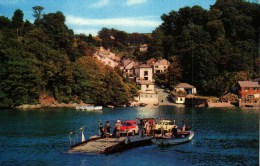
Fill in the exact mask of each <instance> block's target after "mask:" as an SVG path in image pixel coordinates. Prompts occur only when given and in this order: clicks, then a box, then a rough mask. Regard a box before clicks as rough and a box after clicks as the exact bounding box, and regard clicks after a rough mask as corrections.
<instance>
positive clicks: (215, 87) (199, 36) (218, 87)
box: [151, 0, 260, 95]
mask: <svg viewBox="0 0 260 166" xmlns="http://www.w3.org/2000/svg"><path fill="white" fill-rule="evenodd" d="M161 18H162V20H163V23H162V24H161V26H160V27H158V28H157V29H156V30H154V32H153V33H152V36H153V39H152V41H151V44H152V46H151V54H152V53H154V52H155V51H157V52H159V53H157V54H160V55H164V58H168V57H175V58H174V59H175V61H177V62H178V63H177V64H176V63H175V62H174V61H171V62H173V64H172V65H173V68H171V71H170V73H168V74H169V75H170V76H169V77H167V78H174V79H175V80H171V81H169V83H170V84H171V85H170V86H172V85H174V84H176V83H177V82H178V80H181V81H183V82H188V83H191V84H193V85H195V86H196V87H197V88H198V90H199V93H201V94H206V95H221V94H223V93H225V92H226V91H227V90H228V89H230V88H232V87H234V85H235V83H236V82H237V80H244V79H252V78H254V77H256V76H257V75H258V76H259V67H260V66H259V62H260V59H259V50H258V49H259V48H258V47H259V30H260V28H259V18H260V5H259V4H252V3H248V2H243V1H242V0H228V1H223V0H218V1H217V2H216V3H215V5H213V6H211V8H210V10H205V9H203V8H201V7H199V6H193V7H191V8H190V7H185V8H181V9H180V10H179V11H178V12H177V11H171V12H170V13H169V14H164V15H162V17H161ZM176 58H177V59H176ZM170 59H171V58H170ZM174 66H175V67H174ZM178 66H179V67H178ZM176 67H177V68H176ZM174 68H176V70H175V69H174ZM176 75H177V76H178V77H177V78H176ZM176 79H177V81H176Z"/></svg>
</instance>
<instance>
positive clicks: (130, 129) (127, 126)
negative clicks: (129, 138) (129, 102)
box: [120, 120, 139, 135]
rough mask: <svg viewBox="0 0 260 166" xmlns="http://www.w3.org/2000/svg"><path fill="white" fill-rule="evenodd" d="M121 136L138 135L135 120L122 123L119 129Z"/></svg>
mask: <svg viewBox="0 0 260 166" xmlns="http://www.w3.org/2000/svg"><path fill="white" fill-rule="evenodd" d="M120 131H121V134H127V133H128V134H131V135H136V134H138V131H139V128H138V125H137V123H136V121H135V120H127V121H124V122H122V126H121V128H120Z"/></svg>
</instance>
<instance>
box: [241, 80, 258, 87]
mask: <svg viewBox="0 0 260 166" xmlns="http://www.w3.org/2000/svg"><path fill="white" fill-rule="evenodd" d="M238 84H239V86H240V87H260V85H259V84H258V82H256V81H238Z"/></svg>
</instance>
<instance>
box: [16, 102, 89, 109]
mask: <svg viewBox="0 0 260 166" xmlns="http://www.w3.org/2000/svg"><path fill="white" fill-rule="evenodd" d="M79 105H80V106H89V105H90V104H77V103H69V104H66V103H55V104H34V105H32V104H23V105H20V106H16V107H14V108H15V109H18V110H30V109H41V108H75V107H77V106H79Z"/></svg>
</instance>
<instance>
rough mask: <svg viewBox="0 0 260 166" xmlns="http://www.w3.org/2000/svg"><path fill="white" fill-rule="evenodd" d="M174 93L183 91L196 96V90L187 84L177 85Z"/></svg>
mask: <svg viewBox="0 0 260 166" xmlns="http://www.w3.org/2000/svg"><path fill="white" fill-rule="evenodd" d="M174 89H175V90H176V91H184V92H186V93H187V94H196V93H197V91H196V88H195V87H194V86H192V85H190V84H188V83H179V84H178V85H177V86H175V88H174Z"/></svg>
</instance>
